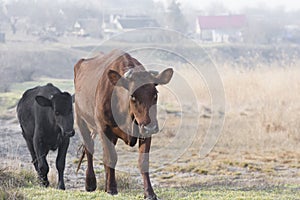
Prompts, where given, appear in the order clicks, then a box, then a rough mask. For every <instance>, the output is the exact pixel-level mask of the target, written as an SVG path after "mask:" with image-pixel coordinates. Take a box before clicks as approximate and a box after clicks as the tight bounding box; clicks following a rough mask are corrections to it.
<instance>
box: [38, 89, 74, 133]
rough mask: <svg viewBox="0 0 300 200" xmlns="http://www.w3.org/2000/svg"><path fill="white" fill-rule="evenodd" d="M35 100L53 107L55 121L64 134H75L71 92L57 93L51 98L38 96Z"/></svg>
mask: <svg viewBox="0 0 300 200" xmlns="http://www.w3.org/2000/svg"><path fill="white" fill-rule="evenodd" d="M35 100H36V101H37V103H38V104H39V105H40V106H43V107H50V108H51V112H52V114H53V116H54V119H55V122H56V124H57V126H58V127H59V128H60V129H61V132H62V134H63V136H68V137H72V136H74V134H75V131H74V129H73V125H74V116H73V105H72V97H71V95H70V94H69V93H67V92H63V93H57V94H54V95H53V96H52V97H51V98H49V99H48V98H47V97H44V96H36V98H35Z"/></svg>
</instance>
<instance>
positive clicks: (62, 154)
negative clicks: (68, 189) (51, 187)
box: [56, 137, 70, 190]
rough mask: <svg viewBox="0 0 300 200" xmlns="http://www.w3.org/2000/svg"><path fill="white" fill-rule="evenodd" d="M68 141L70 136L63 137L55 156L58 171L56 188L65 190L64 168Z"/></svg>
mask: <svg viewBox="0 0 300 200" xmlns="http://www.w3.org/2000/svg"><path fill="white" fill-rule="evenodd" d="M69 143H70V138H68V137H66V138H64V139H63V141H62V144H61V145H60V147H59V148H58V154H57V158H56V169H57V171H58V185H57V188H58V189H61V190H65V182H64V170H65V163H66V155H67V150H68V147H69Z"/></svg>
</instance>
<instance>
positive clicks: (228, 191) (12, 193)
mask: <svg viewBox="0 0 300 200" xmlns="http://www.w3.org/2000/svg"><path fill="white" fill-rule="evenodd" d="M0 181H1V187H0V198H1V199H32V200H34V199H38V200H49V199H57V200H65V199H82V200H85V199H86V200H88V199H108V200H109V199H115V200H124V199H132V200H133V199H137V200H138V199H143V195H142V190H141V189H140V190H137V189H130V190H128V189H121V190H119V194H118V195H116V196H111V195H108V194H106V193H105V192H103V190H102V191H99V190H97V191H96V192H90V193H89V192H84V191H79V190H75V191H74V190H67V191H61V190H57V189H54V188H41V187H39V186H38V185H37V182H36V179H35V176H34V174H32V173H30V172H26V171H21V172H11V171H6V170H3V169H2V170H0ZM156 193H157V195H158V196H159V197H160V199H166V200H173V199H174V200H175V199H183V200H184V199H185V200H198V199H249V200H250V199H251V200H252V199H265V200H267V199H270V200H272V199H298V198H299V195H300V191H299V188H297V186H296V185H286V186H284V187H281V188H279V187H273V188H267V189H264V190H238V189H236V188H230V187H225V186H224V187H203V188H199V187H198V188H196V187H173V188H172V187H171V188H159V189H157V190H156Z"/></svg>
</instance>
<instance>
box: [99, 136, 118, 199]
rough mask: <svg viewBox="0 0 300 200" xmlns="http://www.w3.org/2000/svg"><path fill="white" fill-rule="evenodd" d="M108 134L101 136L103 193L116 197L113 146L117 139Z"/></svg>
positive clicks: (115, 155)
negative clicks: (103, 172)
mask: <svg viewBox="0 0 300 200" xmlns="http://www.w3.org/2000/svg"><path fill="white" fill-rule="evenodd" d="M109 133H110V134H107V136H108V137H109V138H108V137H107V136H106V134H101V140H102V145H103V162H104V167H105V175H106V177H105V178H106V179H105V192H107V193H109V194H111V195H116V194H118V190H117V182H116V177H115V167H116V164H117V159H118V157H117V152H116V149H115V144H116V142H117V138H116V137H114V136H112V134H111V132H109Z"/></svg>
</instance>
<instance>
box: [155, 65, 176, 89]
mask: <svg viewBox="0 0 300 200" xmlns="http://www.w3.org/2000/svg"><path fill="white" fill-rule="evenodd" d="M172 76H173V69H172V68H168V69H165V70H164V71H162V72H161V73H160V74H158V75H157V76H156V77H155V83H156V84H158V85H164V84H167V83H169V82H170V80H171V78H172Z"/></svg>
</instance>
